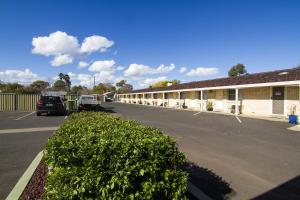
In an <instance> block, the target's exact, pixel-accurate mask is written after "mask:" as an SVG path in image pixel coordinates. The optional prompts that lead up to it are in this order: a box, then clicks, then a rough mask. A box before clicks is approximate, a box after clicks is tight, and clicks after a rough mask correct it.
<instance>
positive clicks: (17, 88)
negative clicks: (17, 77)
mask: <svg viewBox="0 0 300 200" xmlns="http://www.w3.org/2000/svg"><path fill="white" fill-rule="evenodd" d="M23 88H24V86H23V85H21V84H19V83H3V84H0V90H1V92H3V93H22V89H23Z"/></svg>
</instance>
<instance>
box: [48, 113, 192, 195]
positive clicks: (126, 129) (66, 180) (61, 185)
mask: <svg viewBox="0 0 300 200" xmlns="http://www.w3.org/2000/svg"><path fill="white" fill-rule="evenodd" d="M44 157H45V161H46V163H47V165H48V166H49V167H50V168H51V169H52V170H51V171H50V172H49V174H48V180H47V183H46V187H45V193H44V196H43V198H44V199H186V197H185V193H186V190H187V173H186V172H185V171H184V170H183V168H182V167H181V166H182V165H183V164H184V162H185V157H184V155H183V154H182V153H181V152H179V151H178V148H177V146H176V142H175V141H174V140H173V139H171V138H170V137H169V136H167V135H165V134H163V133H162V132H161V131H160V130H158V129H155V128H151V127H147V126H143V125H141V124H139V123H137V122H135V121H130V120H123V119H121V118H119V117H115V116H112V115H109V114H106V113H79V114H73V115H71V116H70V117H69V118H68V119H67V120H66V121H65V123H64V124H63V125H62V126H61V127H60V128H59V130H58V131H57V132H56V134H55V135H53V136H52V137H51V138H50V139H49V141H48V143H47V145H46V148H45V151H44Z"/></svg>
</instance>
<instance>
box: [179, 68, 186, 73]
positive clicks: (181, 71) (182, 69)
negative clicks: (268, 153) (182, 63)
mask: <svg viewBox="0 0 300 200" xmlns="http://www.w3.org/2000/svg"><path fill="white" fill-rule="evenodd" d="M186 70H187V68H186V67H181V68H180V70H179V72H180V73H184V72H186Z"/></svg>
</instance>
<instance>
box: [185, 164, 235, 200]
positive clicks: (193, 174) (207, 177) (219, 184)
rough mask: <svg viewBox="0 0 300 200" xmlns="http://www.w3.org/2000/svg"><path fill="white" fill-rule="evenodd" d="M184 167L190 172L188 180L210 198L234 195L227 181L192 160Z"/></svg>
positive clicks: (220, 198)
mask: <svg viewBox="0 0 300 200" xmlns="http://www.w3.org/2000/svg"><path fill="white" fill-rule="evenodd" d="M184 167H185V168H186V169H187V170H188V172H189V173H190V174H189V181H190V182H191V183H192V184H193V185H195V186H196V187H197V188H198V189H200V190H202V192H204V193H205V194H206V195H207V196H209V197H211V198H212V199H214V200H224V199H228V197H229V196H231V195H234V192H233V190H232V189H231V187H230V185H229V183H227V182H225V181H224V180H223V179H222V177H220V176H218V175H216V174H215V173H213V172H212V171H210V170H208V169H206V168H203V167H200V166H198V165H196V164H195V163H192V162H187V163H186V164H185V166H184Z"/></svg>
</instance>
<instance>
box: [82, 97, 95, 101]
mask: <svg viewBox="0 0 300 200" xmlns="http://www.w3.org/2000/svg"><path fill="white" fill-rule="evenodd" d="M82 99H83V100H94V97H82Z"/></svg>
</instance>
